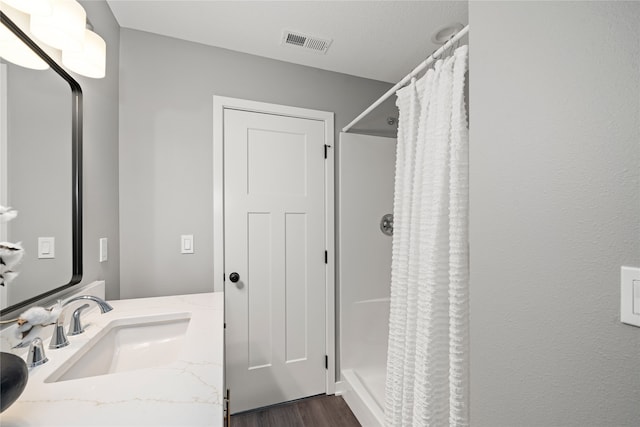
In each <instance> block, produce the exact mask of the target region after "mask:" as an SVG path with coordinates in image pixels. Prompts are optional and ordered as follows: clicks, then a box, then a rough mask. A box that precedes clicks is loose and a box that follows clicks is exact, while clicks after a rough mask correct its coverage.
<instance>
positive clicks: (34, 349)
mask: <svg viewBox="0 0 640 427" xmlns="http://www.w3.org/2000/svg"><path fill="white" fill-rule="evenodd" d="M48 361H49V358H48V357H47V356H46V355H45V354H44V347H43V345H42V340H41V339H40V337H37V338H34V339H33V341H31V345H30V346H29V353H28V355H27V366H29V367H30V368H33V367H35V366H40V365H42V364H43V363H47V362H48Z"/></svg>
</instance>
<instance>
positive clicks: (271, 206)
mask: <svg viewBox="0 0 640 427" xmlns="http://www.w3.org/2000/svg"><path fill="white" fill-rule="evenodd" d="M323 153H324V123H323V122H322V121H317V120H309V119H300V118H293V117H286V116H278V115H271V114H264V113H254V112H247V111H239V110H230V109H225V110H224V235H225V237H224V238H225V272H226V281H225V313H226V382H227V387H228V388H229V389H230V390H231V412H232V413H237V412H241V411H246V410H249V409H254V408H258V407H262V406H267V405H272V404H275V403H280V402H285V401H288V400H293V399H298V398H301V397H306V396H312V395H315V394H320V393H324V392H325V354H326V352H325V258H324V251H325V229H324V227H325V218H324V216H325V208H324V191H325V189H324V182H325V179H324V178H325V177H324V154H323ZM232 273H236V274H237V276H236V277H239V279H238V280H237V281H236V282H232V281H231V280H230V279H236V277H231V276H232ZM234 276H235V275H234Z"/></svg>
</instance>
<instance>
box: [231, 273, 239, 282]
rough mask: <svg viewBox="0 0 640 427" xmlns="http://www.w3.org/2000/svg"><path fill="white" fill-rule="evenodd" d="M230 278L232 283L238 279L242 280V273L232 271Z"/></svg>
mask: <svg viewBox="0 0 640 427" xmlns="http://www.w3.org/2000/svg"><path fill="white" fill-rule="evenodd" d="M229 280H231V282H232V283H236V282H237V281H238V280H240V275H239V274H238V273H231V274H230V275H229Z"/></svg>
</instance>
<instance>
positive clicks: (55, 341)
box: [49, 311, 69, 349]
mask: <svg viewBox="0 0 640 427" xmlns="http://www.w3.org/2000/svg"><path fill="white" fill-rule="evenodd" d="M68 345H69V340H68V339H67V335H66V334H65V333H64V311H62V312H61V313H60V315H59V316H58V320H57V321H56V323H55V324H54V325H53V335H52V336H51V341H49V348H51V349H55V348H62V347H66V346H68Z"/></svg>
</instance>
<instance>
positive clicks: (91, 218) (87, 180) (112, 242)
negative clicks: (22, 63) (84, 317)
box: [75, 0, 120, 299]
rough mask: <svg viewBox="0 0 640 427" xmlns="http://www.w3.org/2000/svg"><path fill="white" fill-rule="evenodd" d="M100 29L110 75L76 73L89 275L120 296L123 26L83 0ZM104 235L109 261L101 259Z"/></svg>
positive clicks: (103, 6)
mask: <svg viewBox="0 0 640 427" xmlns="http://www.w3.org/2000/svg"><path fill="white" fill-rule="evenodd" d="M80 3H82V6H83V7H84V8H85V10H86V11H87V17H88V18H89V19H90V20H91V23H92V24H93V26H94V28H95V31H96V32H97V33H98V34H100V36H101V37H102V38H104V40H105V41H106V43H107V73H106V77H105V78H104V79H90V78H85V77H81V76H75V77H76V78H77V80H78V82H79V83H80V85H81V86H82V91H83V94H84V159H83V160H84V189H83V196H84V206H83V208H84V239H83V243H84V251H83V253H84V278H83V280H82V283H85V284H86V283H90V282H92V281H94V280H105V282H106V297H107V299H118V298H119V297H120V253H119V252H120V236H119V232H118V231H119V220H118V214H119V209H118V203H119V200H118V87H119V48H120V26H119V25H118V23H117V22H116V20H115V18H114V17H113V14H112V13H111V9H109V6H108V5H107V3H106V2H105V1H103V0H100V1H81V2H80ZM101 237H106V238H107V239H109V260H108V261H107V262H103V263H100V262H98V253H99V246H98V241H99V239H100V238H101Z"/></svg>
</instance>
